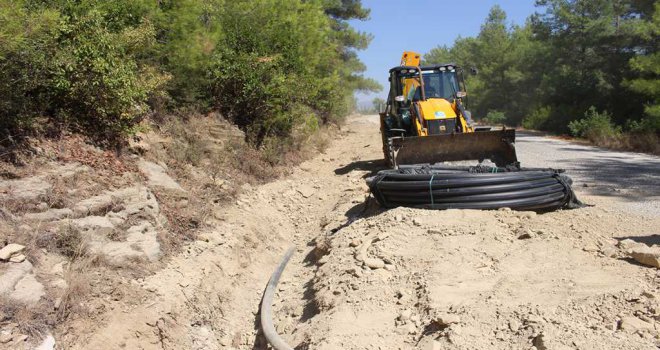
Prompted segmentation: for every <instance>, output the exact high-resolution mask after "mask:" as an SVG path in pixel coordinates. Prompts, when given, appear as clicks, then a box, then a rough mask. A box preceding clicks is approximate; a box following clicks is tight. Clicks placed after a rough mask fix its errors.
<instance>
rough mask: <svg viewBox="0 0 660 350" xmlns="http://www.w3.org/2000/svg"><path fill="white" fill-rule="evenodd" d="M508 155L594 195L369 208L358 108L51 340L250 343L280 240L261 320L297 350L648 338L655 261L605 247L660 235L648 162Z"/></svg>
mask: <svg viewBox="0 0 660 350" xmlns="http://www.w3.org/2000/svg"><path fill="white" fill-rule="evenodd" d="M562 148H572V149H562ZM517 149H518V153H519V158H520V159H521V161H522V163H523V165H524V166H545V167H565V168H568V169H569V175H574V178H575V182H576V183H575V189H576V192H577V194H578V196H579V198H580V199H581V200H583V201H584V202H586V203H589V204H592V205H593V206H592V207H588V208H583V209H577V210H570V211H558V212H553V213H546V214H536V213H532V212H516V211H510V210H499V211H476V210H447V211H433V210H421V209H410V208H397V209H393V210H388V211H384V210H382V209H380V208H378V207H377V205H376V204H375V201H373V200H370V199H369V193H368V189H367V187H366V185H365V181H364V178H365V177H366V176H368V175H370V174H373V173H374V172H375V171H377V170H378V169H379V168H380V166H381V161H380V159H381V156H382V154H381V144H380V135H379V132H378V125H377V124H376V123H375V120H374V118H373V117H356V118H354V119H352V120H351V121H350V122H349V124H348V125H347V126H345V127H344V128H343V131H342V132H341V133H340V137H339V138H338V139H336V140H335V141H334V142H333V143H332V145H331V146H330V147H329V148H328V150H327V151H326V152H325V153H324V154H321V155H319V156H317V157H316V158H314V159H312V160H310V161H308V162H305V163H303V164H302V165H301V166H300V167H299V168H297V169H295V170H294V171H293V173H292V174H291V175H290V176H288V177H287V178H285V179H282V180H279V181H276V182H273V183H269V184H266V185H264V186H261V187H258V188H246V189H244V191H243V194H242V195H241V196H240V198H239V200H238V201H237V202H236V203H235V205H232V206H230V207H228V208H226V210H223V211H222V212H221V213H219V214H218V215H216V218H215V219H214V222H213V228H212V229H210V230H209V231H208V232H205V233H203V234H201V235H200V239H199V240H197V241H195V242H194V243H193V244H191V245H190V246H189V247H188V248H187V250H186V251H185V252H184V253H182V254H180V255H178V256H176V257H173V258H171V259H170V260H169V262H168V263H167V266H165V267H164V268H162V269H161V270H159V271H157V272H156V273H155V274H153V275H150V276H149V277H146V278H144V279H138V280H132V281H126V285H128V286H129V287H130V288H133V289H134V290H135V291H134V292H132V294H131V295H136V298H132V299H131V300H127V299H126V298H123V299H120V300H117V301H108V302H110V303H111V307H110V308H108V309H106V311H105V313H104V316H103V317H102V318H101V319H99V320H98V323H96V324H89V322H88V321H84V320H81V321H80V322H75V321H74V322H71V323H70V324H67V325H66V326H65V327H63V328H62V329H60V330H58V331H57V332H56V334H55V338H56V339H57V341H58V344H60V345H62V346H63V347H64V348H70V349H116V348H126V349H266V348H267V346H266V344H265V341H264V339H263V337H262V336H261V334H260V331H259V327H258V309H259V303H260V299H261V295H262V293H263V289H264V288H265V286H266V284H267V281H268V279H269V277H270V274H271V273H272V271H273V269H274V268H275V267H276V265H277V263H278V261H279V259H280V257H281V255H282V254H283V253H284V251H285V250H286V249H287V248H288V247H290V246H295V247H296V248H297V250H296V254H295V255H294V257H293V259H292V260H291V262H290V264H289V266H288V267H287V269H286V270H285V272H284V276H283V279H282V281H281V283H280V285H279V287H278V292H277V293H276V296H275V304H274V315H275V323H276V328H277V330H278V331H279V332H280V334H282V336H283V337H284V338H285V339H286V340H287V341H288V342H289V343H290V344H291V345H292V346H293V347H295V348H296V349H489V348H492V349H533V348H536V349H656V348H657V347H658V346H660V285H659V284H658V279H659V278H660V272H659V271H658V269H656V268H652V267H647V266H644V265H641V264H639V263H636V262H635V261H634V260H632V259H630V258H628V257H627V254H626V246H625V244H623V245H622V244H620V243H619V241H621V240H623V239H626V238H630V239H632V240H634V241H637V242H642V243H646V244H648V245H653V244H660V236H659V235H658V233H659V232H658V227H660V212H659V210H658V206H657V203H658V197H657V196H658V193H657V192H654V191H656V190H657V188H658V184H659V183H660V160H659V159H658V158H654V157H648V156H641V155H634V157H633V156H629V155H628V154H626V153H613V152H607V151H602V150H598V149H595V148H591V147H585V146H572V145H571V144H569V143H566V142H563V141H556V140H552V141H548V140H547V139H544V138H541V137H536V136H533V135H525V136H524V137H523V138H522V139H521V142H519V143H518V144H517ZM589 162H592V163H593V164H598V165H599V166H598V167H595V168H594V169H593V170H591V169H590V167H589V164H590V163H589ZM528 163H529V164H528ZM624 165H626V166H627V168H626V167H624ZM617 166H619V167H621V169H628V170H626V171H627V172H628V173H629V174H628V175H625V176H624V175H622V174H621V173H620V172H612V170H613V169H615V167H617ZM578 167H580V169H579V171H578ZM604 169H609V171H610V172H609V173H605V172H604ZM571 170H575V174H572V173H571ZM607 174H609V175H607ZM635 178H639V179H643V181H642V180H640V181H635V180H634V179H635ZM585 185H586V186H587V187H585ZM653 189H655V190H653Z"/></svg>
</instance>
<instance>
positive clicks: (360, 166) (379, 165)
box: [335, 159, 386, 178]
mask: <svg viewBox="0 0 660 350" xmlns="http://www.w3.org/2000/svg"><path fill="white" fill-rule="evenodd" d="M385 168H386V166H385V162H384V161H383V160H382V159H371V160H357V161H354V162H352V163H349V164H346V165H344V166H342V167H340V168H337V169H335V174H336V175H346V174H348V173H350V172H351V171H354V170H363V171H368V172H369V173H367V174H366V175H364V176H363V178H366V177H369V176H373V175H375V174H376V173H377V172H378V171H380V170H383V169H385Z"/></svg>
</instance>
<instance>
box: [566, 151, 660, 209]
mask: <svg viewBox="0 0 660 350" xmlns="http://www.w3.org/2000/svg"><path fill="white" fill-rule="evenodd" d="M572 162H573V165H571V166H569V167H566V172H567V174H568V175H569V176H571V177H572V178H573V180H574V185H575V187H578V188H580V189H582V190H584V191H587V192H589V193H591V194H595V195H602V196H617V197H622V198H626V199H630V200H638V199H640V198H648V197H653V196H660V186H658V184H660V159H658V160H647V161H642V160H640V161H635V162H634V163H633V161H632V160H631V159H621V158H619V157H602V158H600V159H589V158H582V159H574V160H572Z"/></svg>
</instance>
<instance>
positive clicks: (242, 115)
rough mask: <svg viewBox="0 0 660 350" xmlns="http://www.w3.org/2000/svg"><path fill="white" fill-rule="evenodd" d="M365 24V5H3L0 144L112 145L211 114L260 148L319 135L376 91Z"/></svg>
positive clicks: (92, 0) (221, 0)
mask: <svg viewBox="0 0 660 350" xmlns="http://www.w3.org/2000/svg"><path fill="white" fill-rule="evenodd" d="M368 17H369V10H368V9H366V8H364V7H363V6H362V4H361V1H360V0H232V1H227V0H159V1H154V0H113V1H105V0H73V1H72V0H0V96H1V97H0V139H1V140H4V141H7V140H8V139H10V140H16V139H17V138H20V137H22V136H25V135H32V134H35V133H42V132H45V133H51V132H59V131H61V130H74V131H78V132H84V133H87V134H88V135H90V136H92V137H93V138H95V139H97V140H99V141H102V142H117V140H119V141H120V140H122V139H123V138H125V136H127V135H130V134H131V133H133V132H135V131H136V130H137V129H138V128H140V127H141V123H140V122H141V120H143V119H144V118H145V117H146V116H149V115H154V114H167V113H170V114H172V113H174V114H176V113H183V114H185V113H186V111H201V112H203V111H210V110H217V111H220V112H221V113H222V115H223V116H224V117H225V118H227V119H229V120H230V121H232V122H233V123H235V124H236V125H238V126H239V127H240V128H241V129H243V130H244V131H245V132H246V137H247V139H248V141H250V143H252V144H253V145H255V146H260V145H261V144H263V143H264V142H265V141H266V140H268V139H271V138H287V137H290V136H291V135H292V134H293V133H295V132H297V131H299V130H300V129H305V130H313V129H315V128H318V126H319V125H321V124H324V123H334V122H337V121H338V120H340V119H341V118H342V116H344V115H346V114H347V113H348V112H350V111H351V110H352V109H353V108H354V103H355V102H354V98H353V93H354V91H356V90H366V91H370V90H371V91H372V90H378V89H379V88H380V87H379V85H378V84H377V83H376V82H375V81H373V80H370V79H366V78H364V77H362V75H361V72H363V71H364V70H365V67H364V65H363V64H362V62H360V61H359V60H358V58H357V55H356V50H359V49H364V48H366V47H367V45H368V44H369V41H370V40H371V37H370V36H369V35H368V34H365V33H361V32H358V31H356V30H355V29H354V28H352V27H351V26H350V25H349V23H348V21H349V20H351V19H358V20H365V19H367V18H368ZM303 131H304V130H303Z"/></svg>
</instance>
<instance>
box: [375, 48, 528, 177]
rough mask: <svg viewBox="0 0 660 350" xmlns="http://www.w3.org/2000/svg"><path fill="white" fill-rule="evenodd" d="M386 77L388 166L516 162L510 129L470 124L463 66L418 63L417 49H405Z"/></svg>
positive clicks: (384, 130) (385, 147)
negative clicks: (486, 161) (396, 64)
mask: <svg viewBox="0 0 660 350" xmlns="http://www.w3.org/2000/svg"><path fill="white" fill-rule="evenodd" d="M389 80H390V92H389V95H388V98H387V105H386V107H385V110H384V112H382V113H380V124H381V133H382V136H383V153H384V155H385V161H386V163H387V164H388V165H389V166H391V167H394V168H398V167H399V166H400V165H412V164H434V163H440V162H445V161H461V160H478V161H480V162H481V161H483V160H485V159H489V160H491V161H492V162H493V163H495V164H496V165H497V166H499V167H505V166H518V160H517V157H516V150H515V147H514V142H515V136H516V134H515V130H514V129H506V128H502V129H500V130H491V128H489V127H478V126H475V125H474V124H473V121H472V118H471V116H470V113H469V112H468V111H467V110H466V107H467V89H466V86H465V81H464V77H463V69H462V68H461V67H459V66H457V65H456V64H453V63H448V64H435V65H429V66H420V55H419V54H418V53H415V52H411V51H406V52H404V53H403V56H402V57H401V64H400V65H399V66H397V67H394V68H392V69H390V78H389Z"/></svg>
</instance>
